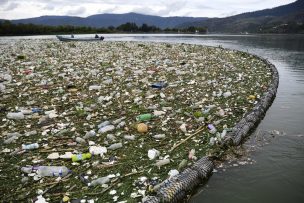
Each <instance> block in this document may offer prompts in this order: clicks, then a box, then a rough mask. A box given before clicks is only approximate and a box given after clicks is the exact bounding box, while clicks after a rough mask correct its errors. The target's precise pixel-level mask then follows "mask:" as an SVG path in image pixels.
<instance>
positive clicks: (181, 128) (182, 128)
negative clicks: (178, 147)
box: [179, 123, 187, 133]
mask: <svg viewBox="0 0 304 203" xmlns="http://www.w3.org/2000/svg"><path fill="white" fill-rule="evenodd" d="M179 129H180V130H181V131H183V132H184V133H187V128H186V124H185V123H183V124H182V125H181V126H179Z"/></svg>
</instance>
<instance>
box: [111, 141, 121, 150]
mask: <svg viewBox="0 0 304 203" xmlns="http://www.w3.org/2000/svg"><path fill="white" fill-rule="evenodd" d="M119 148H122V143H115V144H112V145H111V146H109V147H108V149H109V150H116V149H119Z"/></svg>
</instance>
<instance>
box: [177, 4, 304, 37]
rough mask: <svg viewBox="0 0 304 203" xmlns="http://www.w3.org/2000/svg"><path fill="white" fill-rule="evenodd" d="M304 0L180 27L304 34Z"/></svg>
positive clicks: (228, 31) (234, 31)
mask: <svg viewBox="0 0 304 203" xmlns="http://www.w3.org/2000/svg"><path fill="white" fill-rule="evenodd" d="M303 24H304V0H298V1H296V2H294V3H291V4H287V5H283V6H279V7H276V8H272V9H265V10H260V11H255V12H249V13H243V14H239V15H235V16H230V17H226V18H209V19H207V20H204V21H200V22H187V23H183V24H181V25H179V26H178V27H188V26H190V25H191V26H205V27H208V31H209V32H216V33H240V32H250V33H268V32H273V33H295V32H304V25H303Z"/></svg>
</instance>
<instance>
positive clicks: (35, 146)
mask: <svg viewBox="0 0 304 203" xmlns="http://www.w3.org/2000/svg"><path fill="white" fill-rule="evenodd" d="M38 148H39V144H38V143H33V144H27V145H26V144H23V145H22V149H23V150H31V149H38Z"/></svg>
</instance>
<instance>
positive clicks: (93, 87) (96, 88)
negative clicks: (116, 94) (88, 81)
mask: <svg viewBox="0 0 304 203" xmlns="http://www.w3.org/2000/svg"><path fill="white" fill-rule="evenodd" d="M89 90H101V86H100V85H91V86H90V87H89Z"/></svg>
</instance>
